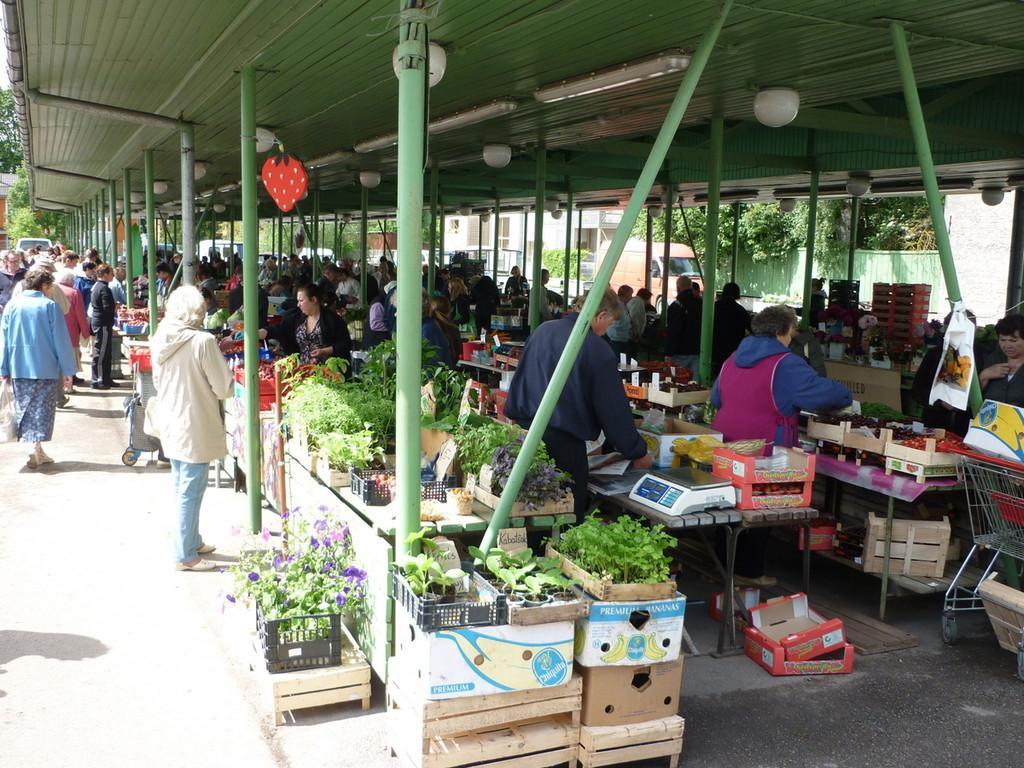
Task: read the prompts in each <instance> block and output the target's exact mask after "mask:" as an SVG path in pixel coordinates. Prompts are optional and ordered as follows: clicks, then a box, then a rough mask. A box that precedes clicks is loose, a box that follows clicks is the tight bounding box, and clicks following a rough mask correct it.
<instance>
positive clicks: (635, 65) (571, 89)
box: [533, 50, 690, 103]
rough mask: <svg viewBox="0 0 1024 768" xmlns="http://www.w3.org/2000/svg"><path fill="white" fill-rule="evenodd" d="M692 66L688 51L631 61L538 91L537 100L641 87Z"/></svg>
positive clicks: (543, 87) (536, 93)
mask: <svg viewBox="0 0 1024 768" xmlns="http://www.w3.org/2000/svg"><path fill="white" fill-rule="evenodd" d="M688 66H690V56H689V55H688V54H687V53H686V52H685V51H681V50H672V51H666V52H665V53H661V54H658V55H657V56H652V57H649V58H646V59H637V60H635V61H628V62H626V63H624V64H619V65H617V66H614V67H609V68H608V69H602V70H598V71H595V72H590V73H588V74H586V75H581V76H579V77H571V78H568V79H566V80H562V81H560V82H557V83H550V84H548V85H545V86H542V87H541V88H539V89H537V90H536V91H535V92H534V94H533V97H534V98H535V99H536V100H537V101H540V102H544V103H551V102H554V101H562V100H564V99H573V98H576V97H577V96H586V95H588V94H591V93H599V92H601V91H607V90H611V89H612V88H620V87H622V86H624V85H630V84H632V83H638V82H640V81H642V80H650V79H651V78H655V77H661V76H662V75H669V74H672V73H674V72H682V71H683V70H684V69H686V68H687V67H688Z"/></svg>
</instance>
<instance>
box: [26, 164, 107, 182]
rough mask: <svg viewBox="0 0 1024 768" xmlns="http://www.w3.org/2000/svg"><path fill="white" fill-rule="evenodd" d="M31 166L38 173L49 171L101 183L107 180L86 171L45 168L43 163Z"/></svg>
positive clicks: (79, 179) (71, 177)
mask: <svg viewBox="0 0 1024 768" xmlns="http://www.w3.org/2000/svg"><path fill="white" fill-rule="evenodd" d="M31 168H32V170H33V171H38V172H39V173H49V174H53V175H54V176H66V177H67V178H69V179H77V180H78V181H98V182H100V183H101V184H106V183H107V181H108V179H103V178H100V177H99V176H90V175H89V174H87V173H75V172H74V171H62V170H60V169H59V168H47V167H46V166H43V165H33V166H31Z"/></svg>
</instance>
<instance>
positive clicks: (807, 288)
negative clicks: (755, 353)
mask: <svg viewBox="0 0 1024 768" xmlns="http://www.w3.org/2000/svg"><path fill="white" fill-rule="evenodd" d="M819 175H820V174H819V172H818V170H817V169H815V170H813V171H811V190H810V195H809V196H808V198H807V260H806V261H805V262H804V308H803V312H802V313H801V315H800V327H801V328H810V327H811V280H812V279H813V278H814V236H815V231H816V230H817V228H818V176H819Z"/></svg>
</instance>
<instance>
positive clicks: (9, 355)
mask: <svg viewBox="0 0 1024 768" xmlns="http://www.w3.org/2000/svg"><path fill="white" fill-rule="evenodd" d="M24 282H25V288H24V290H23V291H22V293H21V294H20V295H19V296H16V297H15V298H14V299H12V300H11V302H10V303H9V304H8V305H7V307H6V308H5V310H4V314H3V321H2V322H0V334H2V335H3V349H2V350H0V376H2V377H3V380H4V382H5V383H8V384H11V385H13V389H14V414H15V419H16V420H17V424H18V437H19V438H21V441H22V442H24V443H34V446H33V450H32V453H31V454H29V457H28V466H29V467H31V468H33V469H35V468H36V467H38V466H40V465H42V464H49V463H51V462H52V461H53V459H51V458H50V457H49V456H47V455H46V453H44V452H43V443H44V442H46V441H48V440H50V439H52V438H53V421H54V417H55V415H56V413H57V400H58V398H60V396H61V391H62V388H63V381H64V377H65V376H72V375H74V374H75V373H77V372H78V369H77V366H76V364H75V357H74V354H73V353H72V351H71V339H70V337H69V336H68V327H67V324H66V323H65V322H64V316H63V314H62V313H61V311H60V308H59V307H58V306H57V305H56V304H54V303H53V302H52V301H51V300H50V299H48V298H46V296H44V295H43V291H44V290H46V289H47V288H48V287H49V286H50V285H51V284H52V283H53V275H51V274H50V272H49V270H47V269H46V268H45V267H32V269H30V270H29V271H28V272H27V273H26V274H25V281H24Z"/></svg>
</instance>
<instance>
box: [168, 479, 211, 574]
mask: <svg viewBox="0 0 1024 768" xmlns="http://www.w3.org/2000/svg"><path fill="white" fill-rule="evenodd" d="M209 477H210V465H209V464H190V463H189V462H187V461H179V460H178V459H171V483H172V484H173V486H174V496H175V499H176V500H177V504H178V530H177V532H176V535H175V537H174V559H175V560H176V561H177V562H179V563H191V562H192V561H193V560H195V559H196V558H197V557H198V556H199V555H198V553H197V552H196V550H197V549H199V547H201V546H202V544H203V540H202V538H201V537H200V536H199V507H200V506H202V503H203V494H204V493H206V483H207V480H208V479H209Z"/></svg>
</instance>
